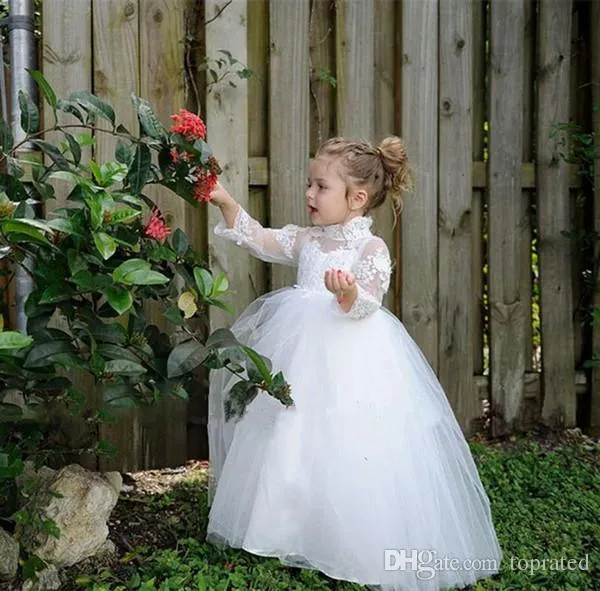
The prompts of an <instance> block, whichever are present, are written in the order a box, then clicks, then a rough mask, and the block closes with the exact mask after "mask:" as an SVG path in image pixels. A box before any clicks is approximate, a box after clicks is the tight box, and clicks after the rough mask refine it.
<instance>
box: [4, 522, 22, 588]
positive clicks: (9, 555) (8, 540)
mask: <svg viewBox="0 0 600 591" xmlns="http://www.w3.org/2000/svg"><path fill="white" fill-rule="evenodd" d="M0 556H1V557H2V558H1V559H0V580H4V581H7V580H8V581H10V580H11V579H14V578H15V576H16V574H17V568H18V566H19V544H18V543H17V541H16V540H14V539H13V537H12V536H11V535H10V534H9V533H8V532H7V531H4V530H3V529H2V528H1V527H0Z"/></svg>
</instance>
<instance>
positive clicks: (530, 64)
mask: <svg viewBox="0 0 600 591" xmlns="http://www.w3.org/2000/svg"><path fill="white" fill-rule="evenodd" d="M524 9H525V14H524V24H525V28H524V31H523V35H524V39H523V83H524V87H523V158H522V162H531V161H532V160H533V117H534V100H535V96H534V82H535V59H536V49H535V25H536V12H535V0H524ZM534 181H535V179H534ZM532 193H533V191H531V190H529V189H524V190H523V192H522V199H521V208H522V210H521V211H522V212H521V219H522V224H521V236H520V240H522V241H523V247H522V248H523V252H524V253H529V254H528V255H527V256H524V257H523V258H522V260H521V288H520V291H521V294H522V297H523V301H524V302H528V304H527V306H526V307H525V370H526V371H533V370H534V365H533V354H534V348H533V318H532V306H533V299H532V297H533V288H532V275H533V273H532V268H531V267H532V256H531V248H532V245H531V240H532V228H531V207H530V202H531V200H532ZM536 369H537V370H538V371H539V367H538V368H536Z"/></svg>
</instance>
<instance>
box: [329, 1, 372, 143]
mask: <svg viewBox="0 0 600 591" xmlns="http://www.w3.org/2000/svg"><path fill="white" fill-rule="evenodd" d="M374 27H375V20H374V0H337V2H336V74H337V127H338V133H339V134H340V135H342V136H348V137H355V138H360V139H365V140H371V141H372V140H373V135H374V132H375V108H374V101H373V92H374V88H375V79H374V72H373V63H374V61H375V57H374V43H373V36H374V33H375V30H374ZM358 72H360V76H357V73H358Z"/></svg>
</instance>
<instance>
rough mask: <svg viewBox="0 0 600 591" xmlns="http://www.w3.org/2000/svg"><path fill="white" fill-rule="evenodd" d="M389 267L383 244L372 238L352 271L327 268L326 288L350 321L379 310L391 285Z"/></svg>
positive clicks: (376, 238) (387, 254) (390, 265)
mask: <svg viewBox="0 0 600 591" xmlns="http://www.w3.org/2000/svg"><path fill="white" fill-rule="evenodd" d="M391 274H392V264H391V259H390V252H389V249H388V247H387V245H386V243H385V242H384V241H383V240H382V239H381V238H379V237H378V236H374V237H373V238H371V239H370V240H369V241H368V242H367V244H366V245H365V246H364V247H363V249H362V252H361V253H360V256H359V257H358V260H357V262H356V263H355V264H354V266H353V267H352V271H351V272H348V271H343V270H340V269H328V270H327V271H326V272H325V277H324V281H325V287H326V288H327V289H328V290H329V291H331V292H332V293H334V294H335V295H336V297H337V301H338V304H339V305H340V309H341V311H342V312H344V313H345V314H346V315H347V316H348V317H350V318H365V317H367V316H370V315H371V314H372V313H373V312H375V311H376V310H378V309H379V308H380V307H381V304H382V302H383V296H384V295H385V293H386V292H387V290H388V288H389V285H390V277H391Z"/></svg>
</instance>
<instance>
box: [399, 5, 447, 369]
mask: <svg viewBox="0 0 600 591" xmlns="http://www.w3.org/2000/svg"><path fill="white" fill-rule="evenodd" d="M438 7H439V3H438V1H437V0H430V1H427V2H404V3H403V5H402V48H401V55H402V86H401V89H402V90H401V99H400V100H401V103H402V119H401V132H402V136H403V138H404V140H405V141H406V142H407V148H408V156H409V158H410V159H411V160H412V161H413V162H414V163H415V165H416V166H415V168H416V171H415V172H416V174H415V191H414V193H411V194H409V195H407V196H406V198H405V200H404V201H405V207H404V211H403V213H402V245H401V248H402V320H403V322H404V324H405V325H406V328H407V330H408V331H409V332H410V334H411V336H412V337H413V338H414V339H415V341H416V342H417V344H418V345H419V347H420V348H421V349H422V351H423V353H424V355H425V356H426V357H427V359H428V360H429V363H430V364H431V366H432V367H433V369H434V370H435V371H437V367H438V359H437V355H438V303H437V293H438V261H437V253H438V242H437V236H438V234H437V227H438V215H437V214H438V212H437V209H438V207H437V195H438V169H437V165H438V160H437V156H438V100H437V99H438V21H439V19H438ZM415 32H418V34H415Z"/></svg>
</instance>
